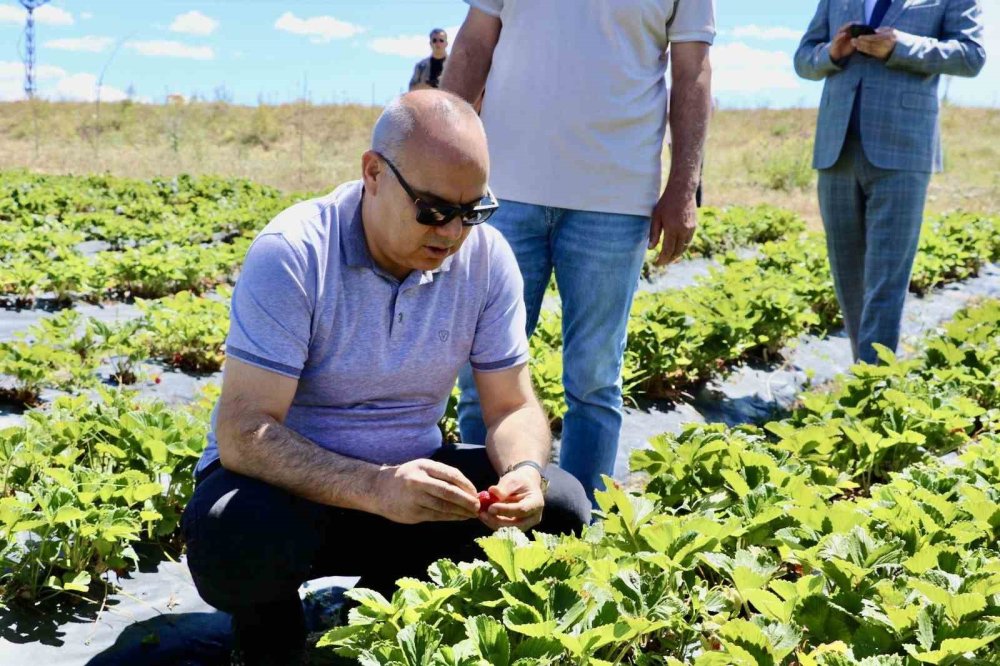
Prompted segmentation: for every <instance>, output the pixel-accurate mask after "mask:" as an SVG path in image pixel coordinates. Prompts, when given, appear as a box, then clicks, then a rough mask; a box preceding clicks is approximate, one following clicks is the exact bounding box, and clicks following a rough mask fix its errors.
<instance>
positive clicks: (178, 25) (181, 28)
mask: <svg viewBox="0 0 1000 666" xmlns="http://www.w3.org/2000/svg"><path fill="white" fill-rule="evenodd" d="M218 27H219V22H218V21H216V20H215V19H214V18H212V17H210V16H205V15H204V14H202V13H201V12H199V11H198V10H197V9H196V10H194V11H190V12H188V13H187V14H180V15H179V16H177V18H175V19H174V22H173V23H171V24H170V30H172V31H173V32H183V33H186V34H188V35H201V36H205V35H211V34H212V33H213V32H215V29H216V28H218Z"/></svg>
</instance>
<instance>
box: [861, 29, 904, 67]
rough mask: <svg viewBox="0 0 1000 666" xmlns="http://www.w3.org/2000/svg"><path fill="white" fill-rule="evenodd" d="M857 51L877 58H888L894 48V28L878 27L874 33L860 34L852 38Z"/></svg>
mask: <svg viewBox="0 0 1000 666" xmlns="http://www.w3.org/2000/svg"><path fill="white" fill-rule="evenodd" d="M854 46H855V48H857V50H858V51H860V52H861V53H864V54H865V55H869V56H871V57H873V58H878V59H879V60H888V59H889V56H890V55H892V50H893V49H894V48H896V29H895V28H879V29H878V30H877V31H876V32H875V34H874V35H861V36H860V37H857V38H855V39H854Z"/></svg>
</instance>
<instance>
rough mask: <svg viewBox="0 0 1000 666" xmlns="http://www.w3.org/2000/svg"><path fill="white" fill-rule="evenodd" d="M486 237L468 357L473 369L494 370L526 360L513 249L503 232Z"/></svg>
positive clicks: (520, 293)
mask: <svg viewBox="0 0 1000 666" xmlns="http://www.w3.org/2000/svg"><path fill="white" fill-rule="evenodd" d="M489 241H490V243H491V246H490V271H489V288H488V290H487V295H486V304H485V305H484V307H483V309H482V311H481V312H480V314H479V321H478V322H477V323H476V337H475V339H474V340H473V341H472V353H471V355H470V358H469V361H470V362H471V364H472V369H473V370H475V371H477V372H496V371H500V370H506V369H508V368H513V367H515V366H518V365H522V364H524V363H527V362H528V337H527V334H526V333H525V331H524V327H525V318H526V315H525V308H524V280H523V278H522V277H521V271H520V270H519V269H518V267H517V259H515V258H514V251H513V250H511V249H510V245H508V244H507V241H506V240H504V238H503V236H501V235H500V233H499V232H496V233H494V234H491V237H490V239H489Z"/></svg>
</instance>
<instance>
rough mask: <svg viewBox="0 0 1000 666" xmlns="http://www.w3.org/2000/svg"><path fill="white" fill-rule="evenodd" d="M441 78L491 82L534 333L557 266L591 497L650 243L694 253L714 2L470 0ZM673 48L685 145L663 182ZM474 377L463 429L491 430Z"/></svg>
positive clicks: (568, 440) (582, 472)
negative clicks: (663, 184)
mask: <svg viewBox="0 0 1000 666" xmlns="http://www.w3.org/2000/svg"><path fill="white" fill-rule="evenodd" d="M466 2H467V3H468V4H469V5H470V9H469V13H468V16H467V17H466V19H465V23H464V24H463V26H462V29H461V31H460V32H459V34H458V38H457V40H456V42H455V48H454V49H453V51H452V54H451V58H450V59H449V61H448V68H447V70H446V71H445V74H444V78H443V79H442V82H441V86H442V88H444V89H446V90H450V91H452V92H455V93H457V94H459V95H461V96H462V97H464V98H465V99H466V100H468V101H470V102H472V101H475V100H477V99H478V98H479V95H480V93H482V91H483V89H484V88H485V90H486V97H485V100H484V101H483V106H482V118H483V123H484V124H485V126H486V134H487V136H488V137H489V145H490V159H491V163H492V165H493V172H492V173H493V177H492V181H491V182H492V183H493V185H494V187H495V191H496V192H497V195H498V196H499V197H500V199H501V200H502V202H503V203H502V206H501V209H500V211H498V213H497V215H495V216H494V217H493V219H492V220H491V223H492V224H493V226H495V227H496V228H497V229H499V230H500V231H501V232H502V233H503V234H504V237H505V238H506V239H507V240H508V241H509V242H510V244H511V246H512V247H513V248H514V253H515V254H516V255H517V262H518V265H519V266H520V268H521V273H522V274H523V276H524V297H525V302H526V305H527V308H528V321H527V325H528V331H529V333H530V332H531V331H533V330H534V328H535V324H536V323H537V321H538V315H539V310H540V308H541V304H542V297H543V295H544V294H545V288H546V286H547V285H548V283H549V278H550V276H551V275H552V273H553V271H554V272H555V277H556V283H557V284H558V286H559V295H560V297H561V299H562V320H563V367H564V368H565V370H564V375H563V383H564V385H565V389H566V401H567V406H568V410H567V412H566V416H565V418H564V420H563V432H562V443H561V446H560V453H559V465H560V466H561V467H562V468H563V469H565V470H566V471H568V472H570V473H571V474H573V475H574V476H575V477H576V478H577V479H579V480H580V482H581V483H582V484H583V486H584V488H586V489H587V492H588V493H591V497H593V491H594V489H595V488H603V487H604V484H603V482H602V480H601V475H602V474H607V475H611V474H613V473H614V467H615V459H616V457H617V451H618V437H619V431H620V430H621V423H622V414H621V408H622V394H621V369H622V356H623V353H624V351H625V333H626V328H627V326H628V316H629V310H630V309H631V305H632V296H633V294H634V293H635V290H636V287H637V285H638V279H639V274H640V270H641V268H642V263H643V259H644V258H645V255H646V249H647V247H649V248H653V247H656V246H658V245H659V244H660V242H661V240H662V243H663V245H662V247H661V249H660V254H659V259H658V263H660V264H665V263H668V262H670V261H673V260H674V259H676V258H677V257H679V256H681V254H683V253H684V250H685V248H686V247H687V246H688V244H689V243H690V241H691V238H692V236H693V235H694V230H695V225H696V222H697V217H696V210H695V192H696V190H697V188H698V173H699V168H700V166H701V159H702V147H703V144H704V140H705V133H706V127H707V124H708V117H709V109H710V106H711V91H710V88H711V67H710V64H709V57H708V53H709V45H710V44H711V43H712V41H713V40H714V38H715V10H714V5H713V2H712V0H615V1H614V2H608V1H606V0H546V1H545V2H531V1H527V0H521V1H514V0H466ZM668 48H669V49H670V52H671V60H672V67H671V70H670V71H671V80H672V85H671V95H670V102H669V105H670V131H671V135H672V145H673V149H672V150H673V153H672V159H671V160H670V175H669V177H668V179H667V185H666V188H665V189H663V190H662V191H661V189H660V179H661V175H662V172H661V155H662V154H663V139H664V135H665V132H666V118H667V105H668V99H667V86H666V80H665V74H666V70H667V58H666V53H667V49H668ZM459 383H460V385H461V388H462V398H461V400H460V402H459V425H460V428H461V432H462V438H463V441H465V442H468V443H476V442H480V443H481V442H483V441H484V438H485V429H484V428H483V421H482V418H481V417H480V410H479V406H478V399H477V394H476V386H475V383H474V382H473V380H472V375H471V372H470V371H468V370H466V371H464V372H463V373H462V375H461V377H460V379H459Z"/></svg>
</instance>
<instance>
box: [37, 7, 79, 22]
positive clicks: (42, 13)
mask: <svg viewBox="0 0 1000 666" xmlns="http://www.w3.org/2000/svg"><path fill="white" fill-rule="evenodd" d="M35 21H36V22H37V23H42V24H44V25H73V23H74V21H73V15H72V14H70V13H69V12H68V11H66V10H65V9H60V8H59V7H53V6H52V5H42V6H41V7H39V8H38V9H36V10H35Z"/></svg>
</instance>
